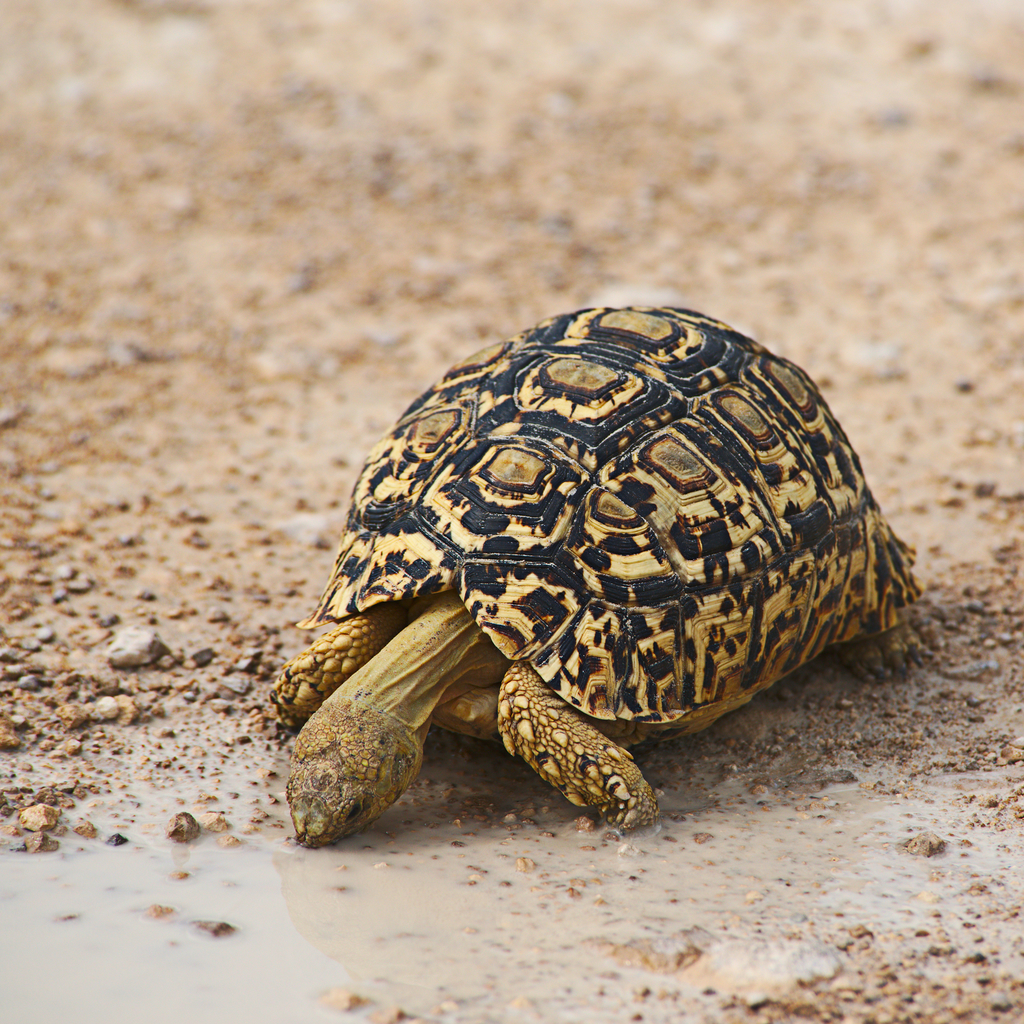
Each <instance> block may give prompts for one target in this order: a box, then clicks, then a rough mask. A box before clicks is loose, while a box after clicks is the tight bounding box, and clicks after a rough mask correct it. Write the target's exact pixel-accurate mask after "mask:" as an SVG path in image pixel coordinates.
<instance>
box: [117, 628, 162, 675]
mask: <svg viewBox="0 0 1024 1024" xmlns="http://www.w3.org/2000/svg"><path fill="white" fill-rule="evenodd" d="M165 654H170V650H169V649H168V647H167V645H166V644H165V643H164V642H163V640H161V639H160V637H159V636H158V635H157V632H156V630H153V629H148V628H147V627H145V626H126V627H125V628H124V629H119V630H118V631H117V633H116V634H115V635H114V639H113V640H111V641H110V646H109V647H108V648H107V661H109V662H110V666H111V668H139V667H140V666H142V665H150V664H152V663H153V662H154V661H158V660H159V659H160V658H162V657H163V656H164V655H165Z"/></svg>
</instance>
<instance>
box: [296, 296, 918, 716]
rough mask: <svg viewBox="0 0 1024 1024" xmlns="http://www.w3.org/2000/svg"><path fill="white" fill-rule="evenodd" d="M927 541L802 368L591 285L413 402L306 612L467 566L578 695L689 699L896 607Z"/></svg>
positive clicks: (604, 707) (608, 708)
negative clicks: (918, 545)
mask: <svg viewBox="0 0 1024 1024" xmlns="http://www.w3.org/2000/svg"><path fill="white" fill-rule="evenodd" d="M912 559H913V555H912V552H911V550H910V549H909V548H907V546H906V545H904V544H903V543H902V542H901V541H900V540H899V539H898V538H897V537H896V536H895V535H894V534H893V533H892V531H891V530H890V528H889V526H888V524H887V523H886V521H885V520H884V519H883V518H882V515H881V513H880V512H879V509H878V507H877V505H876V504H875V501H874V499H873V498H872V496H871V492H870V491H869V490H868V487H867V485H866V483H865V481H864V476H863V472H862V470H861V467H860V463H859V461H858V459H857V456H856V454H855V453H854V451H853V449H852V448H851V447H850V443H849V441H848V440H847V438H846V435H845V434H844V433H843V431H842V428H841V427H840V426H839V424H838V423H837V422H836V421H835V419H834V418H833V416H832V414H831V412H830V411H829V409H828V407H827V405H826V404H825V401H824V399H823V398H822V396H821V394H820V393H819V391H818V389H817V388H816V387H815V386H814V384H813V383H812V381H811V380H810V378H809V377H808V376H807V375H806V374H805V373H804V372H803V371H802V370H800V369H799V368H797V367H796V366H794V365H793V364H792V363H790V362H788V361H787V360H785V359H782V358H779V357H778V356H774V355H772V354H771V353H770V352H768V351H766V350H765V349H764V348H762V347H761V346H760V345H759V344H757V343H756V342H754V341H751V340H750V339H749V338H746V337H744V336H743V335H741V334H738V333H737V332H735V331H733V330H732V329H731V328H729V327H727V326H726V325H725V324H722V323H719V322H717V321H715V320H711V319H708V318H707V317H704V316H701V315H700V314H698V313H694V312H690V311H687V310H681V309H654V308H633V309H588V310H582V311H580V312H576V313H569V314H566V315H563V316H559V317H554V318H552V319H550V320H546V321H544V322H543V323H541V324H539V325H538V326H537V327H535V328H533V329H532V330H529V331H526V332H524V333H522V334H520V335H517V336H516V337H514V338H512V339H510V340H509V341H506V342H504V343H501V344H498V345H495V346H493V347H491V348H488V349H485V350H484V351H482V352H479V353H477V354H476V355H475V356H473V357H472V358H470V359H468V360H466V361H465V362H463V363H461V364H459V365H458V366H456V367H454V368H453V369H452V370H450V371H449V372H448V373H447V374H446V375H445V377H444V378H443V379H442V380H441V381H440V382H439V383H438V384H437V385H436V386H435V387H433V388H431V389H430V390H429V391H427V392H426V393H425V394H424V395H423V396H422V397H420V398H419V399H417V401H415V402H414V403H413V404H412V406H411V407H410V408H409V410H408V411H407V412H406V413H405V415H404V416H403V417H402V418H401V420H400V421H399V423H398V425H397V426H396V428H395V430H394V431H393V432H392V433H391V434H389V435H388V436H387V437H385V438H384V439H383V440H382V441H381V442H380V443H379V444H378V445H377V446H376V447H375V448H374V449H373V451H372V452H371V453H370V455H369V457H368V459H367V463H366V466H365V468H364V469H363V471H362V473H361V475H360V477H359V480H358V482H357V483H356V487H355V493H354V496H353V502H352V508H351V511H350V513H349V518H348V526H347V530H346V532H345V534H344V536H343V537H342V540H341V546H340V550H339V554H338V557H337V562H336V565H335V569H334V574H333V576H332V578H331V581H330V583H329V584H328V587H327V589H326V591H325V593H324V595H323V597H322V598H321V601H320V605H319V607H318V609H317V611H316V612H315V613H314V614H313V615H312V616H311V617H310V618H309V619H307V620H306V621H305V623H303V625H306V626H313V625H317V624H320V623H325V622H331V621H337V620H339V619H341V618H344V617H345V616H346V615H349V614H352V613H354V612H358V611H363V610H365V609H366V608H368V607H370V606H372V605H375V604H377V603H379V602H381V601H394V600H399V599H403V598H409V597H413V596H417V595H423V594H430V593H434V592H436V591H440V590H447V589H451V588H454V589H456V590H457V591H458V592H459V593H460V595H461V596H462V599H463V600H464V601H465V604H466V607H467V609H468V610H469V611H470V613H471V614H472V615H473V617H474V618H475V620H476V622H477V623H478V624H479V626H480V628H481V629H482V630H484V632H485V633H487V635H488V636H489V637H490V638H491V640H492V641H493V642H494V644H495V645H496V646H497V647H498V648H499V649H500V650H501V651H502V653H503V654H505V655H506V657H508V658H510V659H512V660H519V659H527V660H528V661H529V662H530V663H531V664H532V665H533V666H534V667H535V668H536V670H537V671H538V672H539V673H540V675H541V676H542V677H543V678H544V679H545V680H546V682H547V683H548V684H549V685H550V686H551V687H552V689H554V690H556V691H557V692H558V693H559V694H561V696H562V697H564V698H565V700H566V701H568V702H569V703H570V704H572V705H574V706H576V707H578V708H579V709H580V710H582V711H584V712H586V713H587V714H589V715H592V716H594V717H596V718H599V719H632V720H635V721H636V722H638V723H643V722H648V723H652V724H654V723H667V722H672V721H674V720H677V719H681V718H683V717H684V716H687V715H694V714H695V713H696V712H698V711H699V710H700V709H702V708H706V709H707V710H709V711H711V710H713V709H712V708H711V707H709V706H710V705H717V704H722V705H723V710H724V706H725V705H727V706H734V705H736V704H739V703H743V702H744V701H745V700H747V699H749V697H750V696H751V695H752V694H753V693H754V692H756V691H757V690H759V689H762V688H763V687H765V686H768V685H770V684H771V683H772V682H774V681H775V680H776V679H778V678H779V677H780V676H782V675H784V674H785V673H787V672H789V671H791V670H792V669H794V668H796V667H797V666H798V665H800V664H802V663H803V662H805V661H807V660H809V659H810V658H813V657H814V656H815V655H816V654H817V653H818V652H819V651H821V650H822V648H824V647H825V646H827V645H828V644H831V643H835V642H838V641H843V640H849V639H852V638H853V637H855V636H857V635H859V634H862V633H873V632H878V631H881V630H883V629H887V628H889V627H891V626H893V625H895V624H896V622H897V609H899V608H901V607H903V606H904V605H906V604H908V603H910V602H911V601H913V600H914V599H915V598H916V597H917V596H918V595H919V589H918V586H917V583H916V582H915V580H914V578H913V576H912V575H911V572H910V564H911V562H912ZM696 717H697V718H700V717H703V716H701V715H696ZM714 717H717V715H716V716H714ZM677 724H678V725H680V726H682V725H684V724H685V723H683V722H678V723H677Z"/></svg>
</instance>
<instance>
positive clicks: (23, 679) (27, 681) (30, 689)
mask: <svg viewBox="0 0 1024 1024" xmlns="http://www.w3.org/2000/svg"><path fill="white" fill-rule="evenodd" d="M42 685H43V681H42V679H40V678H39V676H37V675H35V674H34V673H31V672H29V673H27V674H26V675H23V676H20V677H19V678H18V682H17V686H18V688H19V689H22V690H25V691H26V692H27V693H38V692H39V690H40V689H41V688H42Z"/></svg>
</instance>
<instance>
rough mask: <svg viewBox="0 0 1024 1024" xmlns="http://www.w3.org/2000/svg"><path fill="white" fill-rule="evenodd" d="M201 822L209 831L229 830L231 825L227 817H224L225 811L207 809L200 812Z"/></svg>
mask: <svg viewBox="0 0 1024 1024" xmlns="http://www.w3.org/2000/svg"><path fill="white" fill-rule="evenodd" d="M199 824H200V825H202V826H203V828H205V829H206V831H207V832H227V830H228V829H229V828H230V827H231V826H230V825H229V824H228V821H227V818H225V817H224V812H223V811H207V812H206V813H205V814H200V815H199Z"/></svg>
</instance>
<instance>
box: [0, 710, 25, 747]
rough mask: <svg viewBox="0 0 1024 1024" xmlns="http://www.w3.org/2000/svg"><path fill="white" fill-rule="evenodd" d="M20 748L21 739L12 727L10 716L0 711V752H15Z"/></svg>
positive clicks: (12, 722)
mask: <svg viewBox="0 0 1024 1024" xmlns="http://www.w3.org/2000/svg"><path fill="white" fill-rule="evenodd" d="M20 746H21V737H20V736H19V735H18V733H17V731H16V730H15V727H14V721H13V720H12V718H11V716H10V715H8V714H5V713H4V712H3V711H0V750H17V749H18V748H19V747H20Z"/></svg>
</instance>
